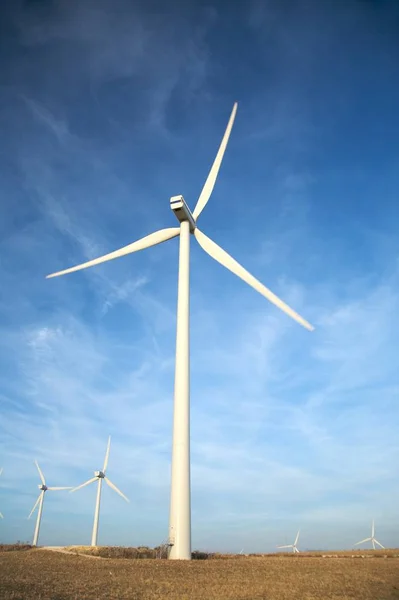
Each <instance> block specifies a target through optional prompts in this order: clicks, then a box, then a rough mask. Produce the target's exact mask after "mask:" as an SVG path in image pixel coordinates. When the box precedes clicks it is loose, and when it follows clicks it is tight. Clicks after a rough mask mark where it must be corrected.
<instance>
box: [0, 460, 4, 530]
mask: <svg viewBox="0 0 399 600" xmlns="http://www.w3.org/2000/svg"><path fill="white" fill-rule="evenodd" d="M2 473H3V467H1V468H0V475H1V474H2ZM0 519H4V517H3V515H2V514H1V512H0Z"/></svg>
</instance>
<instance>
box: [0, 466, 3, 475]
mask: <svg viewBox="0 0 399 600" xmlns="http://www.w3.org/2000/svg"><path fill="white" fill-rule="evenodd" d="M2 473H3V467H1V468H0V475H1V474H2Z"/></svg>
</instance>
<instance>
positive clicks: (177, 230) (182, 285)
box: [47, 103, 313, 560]
mask: <svg viewBox="0 0 399 600" xmlns="http://www.w3.org/2000/svg"><path fill="white" fill-rule="evenodd" d="M236 111H237V103H235V104H234V106H233V110H232V112H231V116H230V119H229V122H228V124H227V128H226V131H225V133H224V136H223V139H222V142H221V144H220V147H219V150H218V153H217V155H216V158H215V160H214V162H213V165H212V167H211V170H210V172H209V174H208V177H207V180H206V181H205V184H204V187H203V188H202V191H201V193H200V195H199V198H198V201H197V204H196V206H195V208H194V211H193V212H191V211H190V209H189V208H188V206H187V204H186V202H185V200H184V198H183V196H173V197H172V198H171V199H170V207H171V209H172V211H173V212H174V213H175V215H176V217H177V220H178V221H179V223H180V226H179V227H170V228H167V229H161V230H159V231H155V232H154V233H150V234H149V235H147V236H146V237H143V238H141V239H140V240H138V241H136V242H133V243H132V244H129V245H128V246H124V247H123V248H120V249H119V250H115V252H110V253H109V254H105V255H104V256H101V257H100V258H95V259H94V260H89V261H88V262H85V263H82V264H80V265H78V266H76V267H71V268H69V269H65V270H63V271H58V272H57V273H52V274H51V275H47V278H50V277H57V276H59V275H65V274H66V273H72V272H73V271H79V270H81V269H86V268H88V267H93V266H94V265H98V264H100V263H103V262H106V261H108V260H112V259H114V258H119V257H121V256H125V255H126V254H131V253H132V252H137V251H139V250H144V249H145V248H150V247H151V246H156V245H157V244H161V243H162V242H166V241H167V240H170V239H172V238H174V237H177V236H180V252H179V275H178V294H177V333H176V363H175V391H174V411H173V412H174V414H173V442H172V473H171V490H170V513H169V543H170V548H171V549H170V553H169V558H171V559H187V560H189V559H190V558H191V498H190V494H191V490H190V332H189V320H190V319H189V314H190V301H189V299H190V294H189V280H190V277H189V274H190V234H192V235H194V237H195V239H196V240H197V242H198V243H199V245H200V246H201V248H202V249H203V250H205V252H207V253H208V254H209V255H210V256H211V257H212V258H213V259H214V260H216V261H217V262H219V263H220V264H221V265H222V266H224V267H226V269H228V270H230V271H231V272H232V273H234V274H235V275H237V277H240V278H241V279H242V280H243V281H244V282H245V283H247V284H248V285H250V286H251V287H253V288H254V289H255V290H256V291H257V292H259V293H260V294H262V296H264V297H265V298H267V300H269V301H270V302H272V303H273V304H274V305H275V306H277V307H278V308H279V309H280V310H282V311H283V312H285V313H286V314H287V315H289V316H290V317H291V318H292V319H294V320H295V321H297V322H298V323H300V324H301V325H303V327H305V328H306V329H309V330H310V331H312V330H313V326H312V325H310V323H308V322H307V321H305V319H303V318H302V317H301V316H300V315H299V314H298V313H296V312H295V311H294V310H292V308H290V307H289V306H288V305H287V304H285V302H283V301H282V300H280V298H278V297H277V296H276V295H275V294H274V293H273V292H271V291H270V290H269V289H268V288H267V287H265V286H264V285H263V284H262V283H261V282H260V281H258V280H257V279H255V277H254V276H253V275H251V274H250V273H249V272H248V271H247V270H246V269H244V267H243V266H242V265H240V263H238V262H237V261H236V260H234V258H232V257H231V256H230V255H229V254H227V252H226V251H225V250H223V249H222V248H221V247H220V246H218V245H217V244H216V243H215V242H213V241H212V240H211V239H210V238H209V237H207V236H206V235H205V234H204V233H202V231H200V230H199V229H198V227H197V220H198V217H199V216H200V214H201V212H202V211H203V209H204V208H205V206H206V204H207V202H208V200H209V198H210V196H211V194H212V191H213V188H214V185H215V182H216V178H217V176H218V172H219V169H220V166H221V163H222V159H223V155H224V153H225V150H226V146H227V142H228V140H229V137H230V133H231V129H232V127H233V123H234V119H235V115H236Z"/></svg>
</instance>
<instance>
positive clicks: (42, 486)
mask: <svg viewBox="0 0 399 600" xmlns="http://www.w3.org/2000/svg"><path fill="white" fill-rule="evenodd" d="M35 465H36V467H37V470H38V471H39V476H40V479H41V484H40V485H38V488H39V490H40V494H39V496H38V499H37V500H36V502H35V504H34V505H33V508H32V510H31V511H30V513H29V517H28V519H30V518H31V516H32V515H33V513H34V512H35V509H36V507H37V505H39V510H38V511H37V519H36V527H35V533H34V535H33V542H32V546H37V540H38V539H39V531H40V522H41V520H42V512H43V502H44V494H45V493H46V492H47V490H50V491H58V490H70V489H71V486H68V487H48V486H47V485H46V480H45V479H44V475H43V473H42V470H41V469H40V467H39V464H38V462H37V460H35Z"/></svg>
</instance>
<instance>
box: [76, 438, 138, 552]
mask: <svg viewBox="0 0 399 600" xmlns="http://www.w3.org/2000/svg"><path fill="white" fill-rule="evenodd" d="M110 446H111V436H110V437H109V438H108V444H107V451H106V453H105V459H104V466H103V468H102V471H94V477H92V478H91V479H89V480H88V481H85V483H82V485H78V486H77V487H75V488H73V489H72V490H71V492H76V490H80V489H81V488H83V487H85V486H86V485H90V483H94V482H95V481H97V499H96V508H95V510H94V523H93V533H92V536H91V545H92V546H97V538H98V521H99V518H100V501H101V486H102V483H103V481H105V483H106V484H107V485H109V487H110V488H111V489H113V490H114V491H115V492H116V493H117V494H119V495H120V496H122V498H123V499H124V500H126V502H129V499H128V498H126V496H125V494H122V492H121V491H120V489H118V488H117V487H116V485H115V484H114V483H112V481H110V479H108V477H107V476H106V475H105V472H106V470H107V467H108V458H109V449H110Z"/></svg>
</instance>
